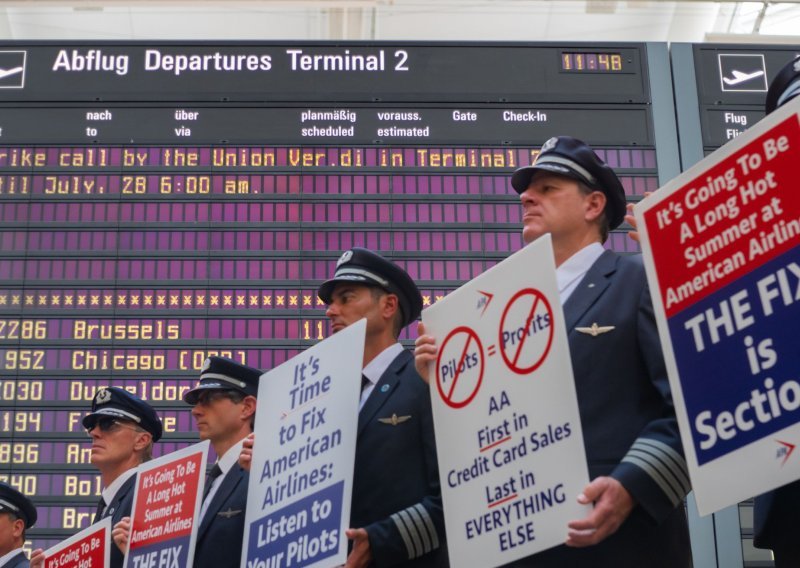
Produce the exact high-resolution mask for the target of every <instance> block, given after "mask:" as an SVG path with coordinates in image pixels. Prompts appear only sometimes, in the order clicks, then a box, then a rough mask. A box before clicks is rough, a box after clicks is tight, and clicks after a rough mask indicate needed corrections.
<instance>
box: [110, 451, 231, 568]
mask: <svg viewBox="0 0 800 568" xmlns="http://www.w3.org/2000/svg"><path fill="white" fill-rule="evenodd" d="M208 448H209V441H208V440H205V441H203V442H200V443H198V444H193V445H191V446H189V447H187V448H183V449H182V450H178V451H177V452H172V453H170V454H167V455H165V456H161V457H160V458H158V459H155V460H153V461H149V462H145V463H143V464H142V465H140V466H139V472H138V477H137V478H136V490H135V493H134V495H133V509H132V511H131V532H130V538H129V547H128V554H126V555H125V568H145V567H150V566H180V567H181V568H183V567H187V568H189V567H191V566H192V562H193V560H194V547H195V542H196V540H197V526H198V522H197V521H198V513H199V512H200V505H201V503H202V492H203V487H204V485H205V483H204V481H205V476H206V457H207V455H208ZM230 544H231V545H233V544H234V543H230ZM235 544H237V545H238V543H235Z"/></svg>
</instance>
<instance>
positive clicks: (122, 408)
mask: <svg viewBox="0 0 800 568" xmlns="http://www.w3.org/2000/svg"><path fill="white" fill-rule="evenodd" d="M101 416H110V417H112V418H122V419H123V420H130V421H131V422H135V423H136V424H137V425H138V426H140V427H141V428H143V429H144V430H146V431H147V432H150V434H152V436H153V441H154V442H158V440H159V439H160V438H161V433H162V432H163V428H162V426H161V419H160V418H159V417H158V414H156V411H155V409H153V407H152V406H150V405H149V404H147V403H146V402H145V401H143V400H142V399H141V398H139V397H138V396H136V395H134V394H131V393H129V392H128V391H126V390H125V389H121V388H119V387H108V388H104V389H98V390H97V392H96V393H94V398H93V399H92V412H91V414H87V415H86V416H84V417H83V427H84V428H86V429H87V430H91V429H92V428H94V425H95V424H96V423H97V419H98V418H100V417H101Z"/></svg>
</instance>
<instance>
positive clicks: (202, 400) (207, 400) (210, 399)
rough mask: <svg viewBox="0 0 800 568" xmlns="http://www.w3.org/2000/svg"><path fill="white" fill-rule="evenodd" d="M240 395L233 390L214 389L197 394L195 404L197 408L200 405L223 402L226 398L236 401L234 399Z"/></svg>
mask: <svg viewBox="0 0 800 568" xmlns="http://www.w3.org/2000/svg"><path fill="white" fill-rule="evenodd" d="M237 394H238V393H237V392H236V391H232V390H221V389H213V390H206V391H202V392H199V393H197V402H195V406H196V405H198V404H205V405H208V404H214V403H215V402H217V401H220V400H223V399H225V398H227V399H230V400H234V397H235V396H236V395H237Z"/></svg>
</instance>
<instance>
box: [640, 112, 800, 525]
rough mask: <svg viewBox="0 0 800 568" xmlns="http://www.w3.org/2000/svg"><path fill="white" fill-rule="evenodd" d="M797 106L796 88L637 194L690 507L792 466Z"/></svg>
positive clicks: (799, 223)
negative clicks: (753, 121) (781, 103)
mask: <svg viewBox="0 0 800 568" xmlns="http://www.w3.org/2000/svg"><path fill="white" fill-rule="evenodd" d="M799 112H800V99H797V100H795V101H793V102H792V103H789V104H787V105H786V106H785V107H784V108H781V109H780V110H779V111H777V112H775V113H773V114H772V115H770V116H769V117H767V118H766V119H764V120H762V121H761V122H760V123H758V124H757V125H755V126H753V127H752V128H751V129H749V130H748V131H747V132H745V133H744V134H742V135H740V136H738V137H737V138H736V139H734V140H732V141H731V142H729V143H728V144H726V145H725V146H723V147H722V148H720V149H719V150H717V151H716V152H714V153H713V154H711V155H710V156H708V157H707V158H706V159H704V160H703V161H701V162H699V163H698V164H697V165H695V166H694V167H693V168H691V169H690V170H688V171H687V172H685V173H684V174H682V175H681V176H679V177H677V178H676V179H674V180H673V181H671V182H670V183H668V184H667V185H665V186H664V187H663V188H661V189H660V190H659V191H658V192H656V193H655V194H654V195H653V196H651V197H650V198H648V199H647V200H645V201H644V202H642V203H640V204H639V205H638V206H637V207H636V218H637V221H638V226H639V230H640V234H641V239H642V249H643V252H644V260H645V266H646V268H647V277H648V281H649V283H650V288H651V291H652V295H653V304H654V307H655V310H656V317H657V321H658V329H659V334H660V336H661V343H662V346H663V348H664V357H665V360H666V363H667V370H668V372H669V379H670V386H671V388H672V394H673V399H674V401H675V405H676V414H677V416H678V423H679V425H680V429H681V438H682V441H683V448H684V451H685V453H686V461H687V464H688V466H689V474H690V476H691V479H692V487H693V489H694V492H695V495H696V497H697V506H698V510H699V511H700V513H701V514H707V513H712V512H714V511H717V510H719V509H721V508H723V507H725V506H727V505H731V504H733V503H737V502H739V501H742V500H744V499H747V498H748V497H752V496H754V495H757V494H760V493H763V492H764V491H767V490H769V489H773V488H775V487H778V486H780V485H784V484H786V483H789V482H791V481H793V480H795V479H798V478H800V449H795V448H796V446H797V445H798V444H800V349H798V340H797V338H798V332H800V186H798V181H797V180H798V175H800V169H799V168H798V158H800V121H799V120H798V113H799ZM732 472H734V473H732Z"/></svg>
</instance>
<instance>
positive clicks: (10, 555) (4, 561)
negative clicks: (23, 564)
mask: <svg viewBox="0 0 800 568" xmlns="http://www.w3.org/2000/svg"><path fill="white" fill-rule="evenodd" d="M20 552H23V550H22V547H19V548H15V549H14V550H12V551H11V552H9V553H8V554H6V555H4V556H0V566H5V565H6V564H8V562H9V560H11V559H12V558H14V557H15V556H16V555H17V554H19V553H20ZM23 554H24V552H23ZM25 558H26V559H27V556H26V557H25Z"/></svg>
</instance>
